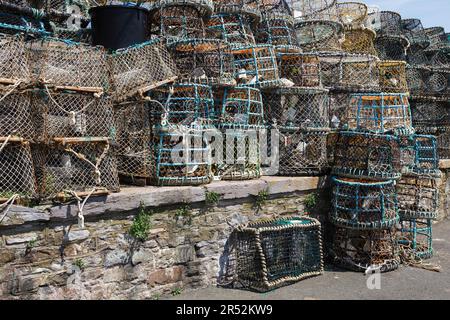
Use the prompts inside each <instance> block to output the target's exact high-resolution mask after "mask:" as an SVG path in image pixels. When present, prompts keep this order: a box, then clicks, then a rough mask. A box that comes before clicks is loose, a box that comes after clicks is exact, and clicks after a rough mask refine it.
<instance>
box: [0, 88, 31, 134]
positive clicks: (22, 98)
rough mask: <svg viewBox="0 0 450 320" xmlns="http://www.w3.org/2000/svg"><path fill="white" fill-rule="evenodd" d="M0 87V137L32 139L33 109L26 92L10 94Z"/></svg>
mask: <svg viewBox="0 0 450 320" xmlns="http://www.w3.org/2000/svg"><path fill="white" fill-rule="evenodd" d="M7 88H8V87H3V86H1V85H0V97H2V98H1V100H2V101H1V108H0V137H8V136H16V137H21V138H24V139H30V140H31V139H34V138H36V137H35V130H34V129H35V128H34V124H33V119H34V118H33V115H34V113H33V108H32V103H31V98H30V94H29V93H28V92H14V93H13V92H10V91H9V90H7Z"/></svg>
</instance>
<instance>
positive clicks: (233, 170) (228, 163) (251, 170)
mask: <svg viewBox="0 0 450 320" xmlns="http://www.w3.org/2000/svg"><path fill="white" fill-rule="evenodd" d="M221 133H222V145H220V144H218V145H217V146H216V147H212V150H211V153H212V155H214V156H215V155H217V156H218V154H219V153H221V156H219V157H218V158H219V159H220V160H221V161H214V163H213V174H214V176H216V177H219V178H220V179H221V180H249V179H255V178H259V177H260V176H261V161H260V142H259V140H258V135H257V131H256V130H255V129H249V130H243V129H239V128H230V129H222V130H221ZM211 145H212V146H213V144H211Z"/></svg>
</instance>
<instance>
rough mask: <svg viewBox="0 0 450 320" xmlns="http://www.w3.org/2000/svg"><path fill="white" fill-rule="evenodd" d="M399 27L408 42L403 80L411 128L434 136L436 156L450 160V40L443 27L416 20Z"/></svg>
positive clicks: (407, 21)
mask: <svg viewBox="0 0 450 320" xmlns="http://www.w3.org/2000/svg"><path fill="white" fill-rule="evenodd" d="M403 29H404V33H405V35H406V36H407V37H408V39H410V42H411V43H412V45H411V48H410V50H409V51H408V57H407V59H408V63H409V64H408V66H407V81H408V85H409V87H410V91H411V95H412V97H411V111H412V116H413V124H414V127H415V128H416V130H417V132H419V133H422V134H433V135H435V136H437V137H438V142H439V143H438V150H439V153H440V158H441V159H450V155H449V154H448V153H447V152H446V151H445V150H446V149H448V148H447V147H446V145H447V144H446V143H447V142H448V140H449V137H450V133H449V131H450V130H449V129H450V42H449V41H448V38H447V35H446V34H445V31H444V29H443V28H441V27H432V28H428V29H424V28H423V27H422V24H421V23H420V20H418V19H407V20H403Z"/></svg>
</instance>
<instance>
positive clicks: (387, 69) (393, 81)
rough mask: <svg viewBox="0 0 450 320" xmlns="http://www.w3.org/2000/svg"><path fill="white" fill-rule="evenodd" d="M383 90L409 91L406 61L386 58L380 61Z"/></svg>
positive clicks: (381, 87)
mask: <svg viewBox="0 0 450 320" xmlns="http://www.w3.org/2000/svg"><path fill="white" fill-rule="evenodd" d="M378 68H379V69H380V70H379V74H380V89H381V91H382V92H399V93H401V92H408V83H407V81H406V62H404V61H390V60H384V61H380V62H379V63H378Z"/></svg>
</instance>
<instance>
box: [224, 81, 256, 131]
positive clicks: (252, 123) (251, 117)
mask: <svg viewBox="0 0 450 320" xmlns="http://www.w3.org/2000/svg"><path fill="white" fill-rule="evenodd" d="M216 92H217V95H218V96H217V100H216V101H217V104H218V108H216V109H219V108H220V118H219V122H218V126H219V127H221V128H232V127H235V128H244V129H245V128H258V127H262V126H263V125H264V109H263V101H262V96H261V92H260V91H259V89H256V88H252V87H234V88H224V89H223V90H217V91H216Z"/></svg>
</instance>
